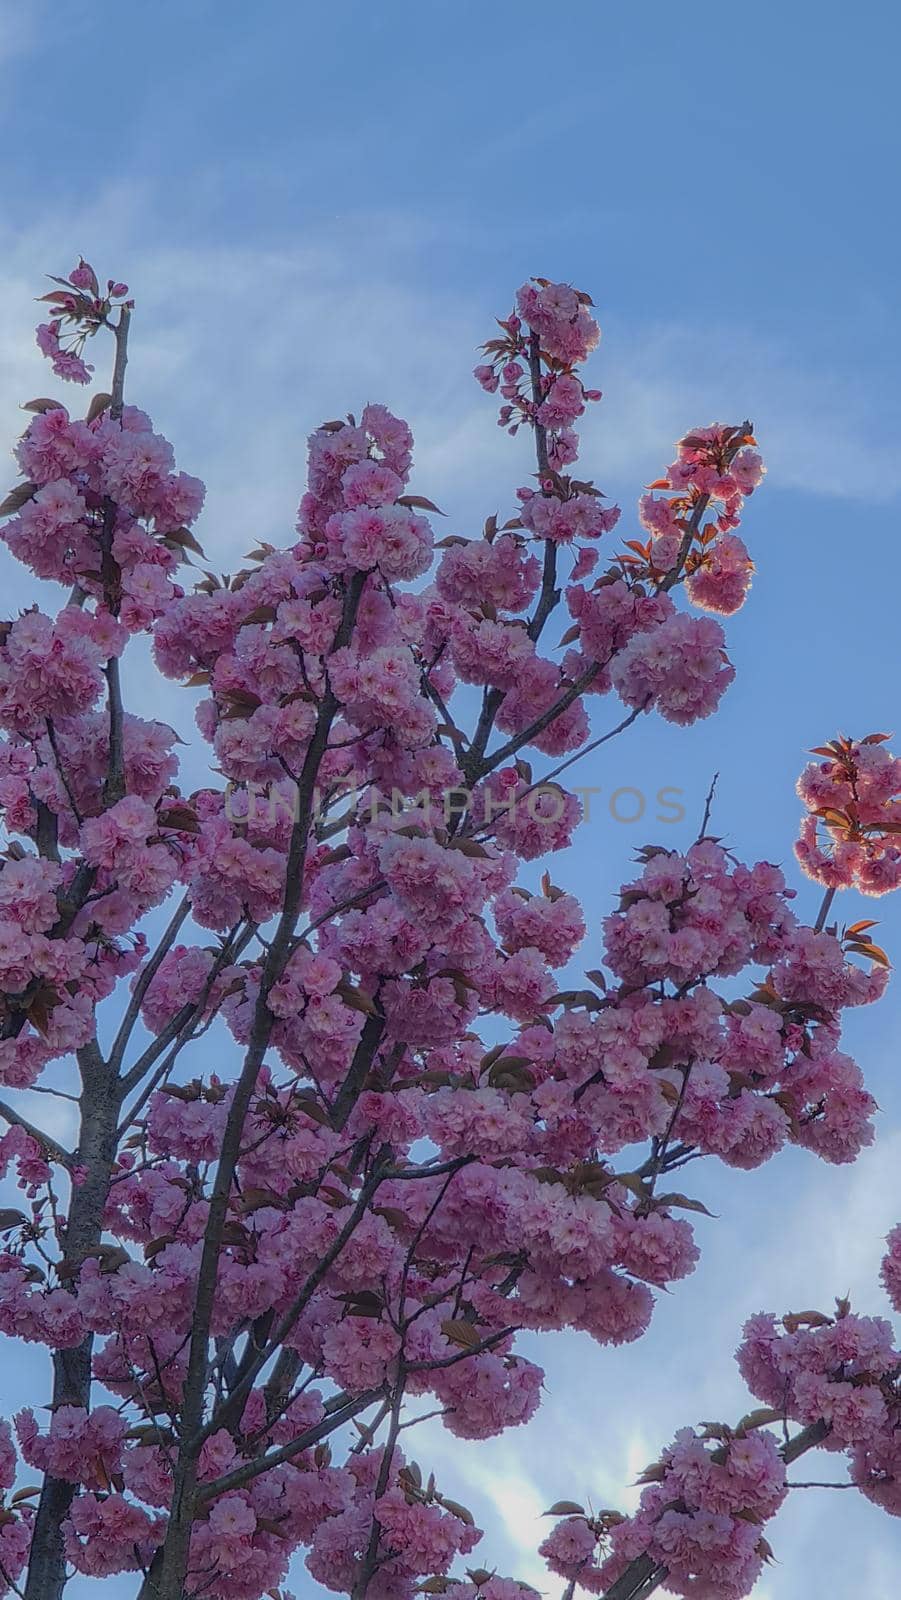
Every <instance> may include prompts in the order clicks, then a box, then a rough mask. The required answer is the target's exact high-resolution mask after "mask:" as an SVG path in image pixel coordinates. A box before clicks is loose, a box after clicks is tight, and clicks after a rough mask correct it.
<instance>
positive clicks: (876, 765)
mask: <svg viewBox="0 0 901 1600" xmlns="http://www.w3.org/2000/svg"><path fill="white" fill-rule="evenodd" d="M887 738H888V735H887V734H881V733H871V734H869V735H868V736H867V737H866V738H865V739H860V740H855V739H848V738H844V737H839V738H837V739H834V740H833V741H832V742H831V743H830V744H828V745H823V746H821V747H819V748H818V749H817V750H816V751H815V752H814V753H815V754H816V755H818V756H820V757H821V758H822V759H821V760H820V761H818V762H813V761H812V762H810V763H809V765H808V766H806V767H805V768H804V771H803V772H802V774H801V776H800V778H799V779H798V794H799V795H800V797H801V799H802V801H803V802H804V805H805V807H806V815H805V817H804V819H803V821H802V823H801V833H800V837H799V839H798V841H797V843H796V845H795V854H796V855H797V857H798V860H799V861H800V863H801V866H802V867H803V868H804V871H805V872H806V873H807V874H808V875H809V876H810V877H811V878H815V879H816V881H817V882H818V883H822V884H824V885H825V886H826V888H828V889H846V888H850V887H853V888H855V889H858V890H860V892H861V893H862V894H866V895H882V894H887V893H888V892H889V890H891V889H896V888H897V887H898V885H899V884H901V759H899V757H897V756H893V755H892V753H891V751H889V750H887V749H886V740H887ZM866 926H870V924H867V925H866Z"/></svg>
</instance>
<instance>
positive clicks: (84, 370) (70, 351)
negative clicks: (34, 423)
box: [37, 256, 131, 383]
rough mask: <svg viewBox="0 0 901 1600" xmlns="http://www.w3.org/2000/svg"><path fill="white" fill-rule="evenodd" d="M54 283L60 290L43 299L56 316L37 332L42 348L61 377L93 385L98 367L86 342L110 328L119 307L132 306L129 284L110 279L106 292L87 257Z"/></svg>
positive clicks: (57, 289) (42, 352) (69, 380)
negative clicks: (92, 362) (90, 361)
mask: <svg viewBox="0 0 901 1600" xmlns="http://www.w3.org/2000/svg"><path fill="white" fill-rule="evenodd" d="M52 281H53V282H54V283H55V284H57V285H58V287H57V288H56V289H51V290H50V292H49V293H48V294H45V295H42V296H41V299H42V300H44V301H46V302H47V304H48V305H49V306H50V307H51V313H52V314H51V320H50V322H43V323H41V325H40V327H39V328H38V330H37V345H38V349H39V350H40V352H41V354H42V355H44V356H46V357H47V358H48V360H49V361H50V362H51V363H52V366H53V370H54V372H55V373H56V376H57V377H58V378H63V379H65V380H66V382H68V383H90V382H91V374H92V372H93V371H94V368H93V367H92V366H89V365H88V363H87V362H86V361H85V360H84V357H83V356H82V354H81V352H82V350H83V349H84V345H85V341H86V339H88V338H89V337H91V335H93V334H95V333H96V332H97V330H98V329H99V328H102V327H109V326H110V322H109V316H110V313H111V311H112V310H113V307H114V306H115V305H116V304H120V305H121V304H122V303H123V302H124V303H125V304H126V305H128V306H129V307H130V306H131V302H130V301H126V300H125V296H126V295H127V294H128V284H127V283H117V282H115V280H114V279H113V278H109V279H108V280H107V285H106V290H105V292H101V289H100V283H99V281H98V278H97V274H96V272H95V271H94V269H93V267H92V266H90V265H89V264H88V262H87V261H85V259H84V257H83V256H82V257H80V258H79V261H78V265H77V267H73V269H72V271H71V272H70V273H69V276H68V278H53V279H52ZM64 327H66V329H67V332H66V333H65V334H64V333H63V328H64ZM64 339H65V340H66V341H67V342H66V343H65V344H64V342H63V340H64Z"/></svg>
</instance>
